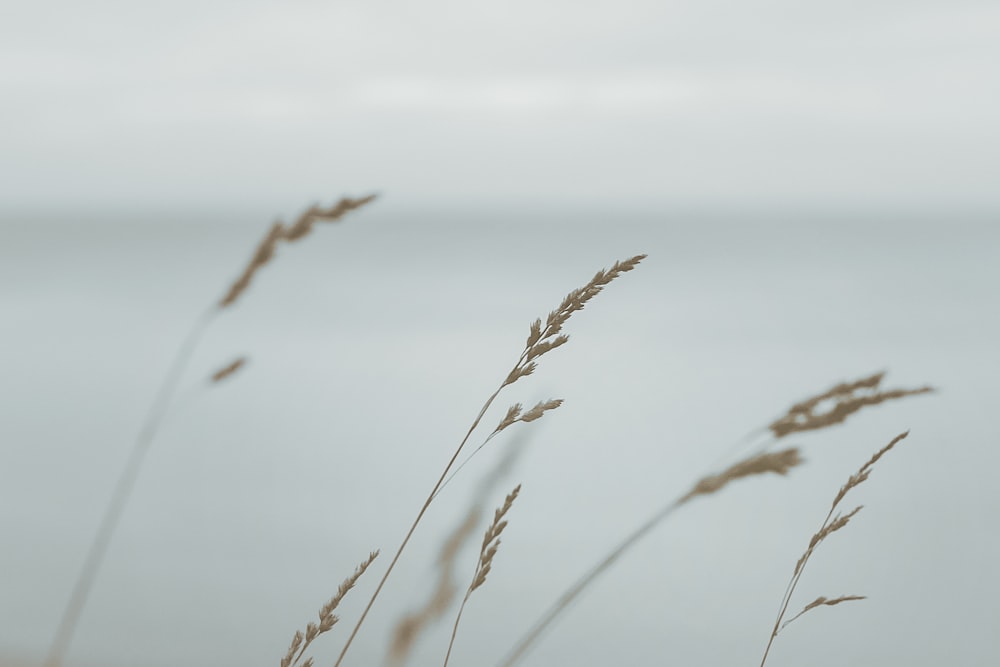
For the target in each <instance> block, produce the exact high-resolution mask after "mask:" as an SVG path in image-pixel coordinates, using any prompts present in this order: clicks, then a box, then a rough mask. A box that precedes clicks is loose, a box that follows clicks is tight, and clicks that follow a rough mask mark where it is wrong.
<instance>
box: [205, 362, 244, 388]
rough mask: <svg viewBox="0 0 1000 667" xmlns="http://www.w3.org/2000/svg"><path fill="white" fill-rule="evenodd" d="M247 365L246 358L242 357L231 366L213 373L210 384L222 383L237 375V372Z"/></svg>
mask: <svg viewBox="0 0 1000 667" xmlns="http://www.w3.org/2000/svg"><path fill="white" fill-rule="evenodd" d="M246 363H247V358H246V357H240V358H238V359H235V360H233V361H232V362H230V363H229V364H227V365H225V366H223V367H222V368H220V369H219V370H217V371H215V372H214V373H212V377H211V378H210V382H212V383H213V384H217V383H219V382H222V381H223V380H225V379H226V378H229V377H231V376H233V375H234V374H236V373H237V372H239V371H240V370H241V369H242V368H243V367H244V366H246Z"/></svg>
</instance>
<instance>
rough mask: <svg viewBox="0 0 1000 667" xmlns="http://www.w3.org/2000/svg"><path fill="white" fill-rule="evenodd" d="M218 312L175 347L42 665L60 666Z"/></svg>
mask: <svg viewBox="0 0 1000 667" xmlns="http://www.w3.org/2000/svg"><path fill="white" fill-rule="evenodd" d="M218 312H219V311H218V308H217V307H216V306H212V307H211V308H210V309H208V310H206V311H205V312H204V313H203V314H202V315H201V316H200V317H199V318H198V320H197V321H196V322H195V324H194V326H193V327H192V329H191V331H190V332H189V333H188V335H187V337H186V338H185V339H184V341H183V342H182V343H181V346H180V348H179V349H178V350H177V354H176V356H175V357H174V360H173V362H172V363H171V365H170V367H169V369H168V370H167V374H166V376H165V377H164V378H163V382H162V384H161V385H160V387H159V389H158V390H157V393H156V396H155V397H154V399H153V403H152V405H151V406H150V408H149V412H148V413H147V414H146V418H145V420H144V421H143V423H142V427H141V429H140V430H139V434H138V435H137V436H136V439H135V442H134V443H133V444H132V450H131V452H130V453H129V457H128V461H127V462H126V464H125V468H124V469H123V470H122V472H121V475H119V477H118V481H117V483H116V484H115V488H114V491H113V493H112V495H111V501H110V502H109V503H108V506H107V508H106V509H105V510H104V516H103V518H102V519H101V523H100V526H99V527H98V529H97V532H96V533H95V534H94V541H93V542H92V543H91V545H90V549H89V551H88V552H87V556H86V558H85V560H84V562H83V567H82V568H81V570H80V574H79V575H78V576H77V578H76V583H75V584H74V586H73V592H72V593H71V594H70V598H69V602H67V604H66V608H65V609H64V610H63V614H62V618H61V620H60V621H59V626H58V628H57V629H56V634H55V638H54V639H53V640H52V644H51V645H50V646H49V652H48V656H47V657H46V659H45V667H60V665H62V662H63V659H64V658H65V656H66V651H67V650H68V649H69V645H70V643H71V642H72V640H73V635H74V634H75V632H76V628H77V625H78V623H79V620H80V616H81V614H82V613H83V610H84V608H85V607H86V605H87V600H88V599H89V597H90V591H91V589H92V588H93V585H94V581H95V580H96V579H97V575H98V572H99V571H100V568H101V564H102V563H103V562H104V557H105V555H106V554H107V551H108V545H109V544H110V543H111V539H112V537H114V533H115V530H116V529H117V528H118V524H119V523H120V521H121V517H122V512H123V511H124V509H125V506H126V505H127V504H128V500H129V497H130V496H131V493H132V489H133V488H134V487H135V482H136V479H138V477H139V472H140V470H141V468H142V463H143V461H144V460H145V458H146V454H147V452H149V448H150V445H152V443H153V439H154V438H155V436H156V433H157V431H158V430H159V427H160V424H161V423H162V421H163V417H164V416H165V414H166V411H167V407H168V406H169V405H170V401H171V399H172V398H173V396H174V394H175V393H176V391H177V385H178V383H179V382H180V379H181V376H182V375H183V373H184V369H185V368H186V367H187V364H188V362H189V361H190V360H191V357H192V355H193V354H194V351H195V349H196V348H197V346H198V343H199V342H200V341H201V338H202V336H203V335H204V333H205V330H206V328H207V327H208V325H209V324H210V323H211V321H212V319H213V318H214V317H215V315H216V314H217V313H218Z"/></svg>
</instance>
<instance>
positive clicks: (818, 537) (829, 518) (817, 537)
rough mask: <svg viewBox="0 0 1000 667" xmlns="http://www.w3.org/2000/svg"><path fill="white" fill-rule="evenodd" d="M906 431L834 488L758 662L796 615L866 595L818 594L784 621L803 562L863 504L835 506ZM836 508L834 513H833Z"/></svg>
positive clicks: (865, 476) (798, 564)
mask: <svg viewBox="0 0 1000 667" xmlns="http://www.w3.org/2000/svg"><path fill="white" fill-rule="evenodd" d="M907 435H909V431H904V432H903V433H900V434H899V435H897V436H896V437H895V438H893V439H892V440H891V441H890V442H889V444H887V445H886V446H884V447H882V448H881V449H880V450H878V451H877V452H875V454H873V455H872V457H871V458H870V459H868V461H867V462H866V463H865V464H864V465H863V466H861V468H859V469H858V471H857V472H856V473H854V474H853V475H851V476H850V477H849V478H848V479H847V482H845V483H844V485H843V486H841V487H840V490H839V491H837V495H836V496H834V499H833V503H831V505H830V510H829V511H828V512H827V514H826V518H825V519H823V523H822V524H821V525H820V527H819V530H817V531H816V532H815V533H814V534H813V536H812V537H811V538H810V539H809V545H808V546H807V547H806V550H805V552H803V554H802V555H801V556H800V557H799V559H798V561H796V563H795V568H794V569H793V570H792V577H791V579H790V580H789V581H788V586H787V587H786V588H785V595H784V597H782V599H781V606H780V608H779V610H778V616H777V618H776V619H775V620H774V626H773V628H772V629H771V636H770V637H769V638H768V641H767V647H766V648H765V649H764V656H763V657H762V658H761V661H760V665H761V667H764V663H766V662H767V657H768V655H769V654H770V652H771V646H773V645H774V640H775V639H777V637H778V634H779V633H780V632H781V631H782V630H784V629H785V627H787V626H788V625H789V624H790V623H791V622H792V621H794V620H796V619H798V618H799V617H801V616H802V615H803V614H805V613H807V612H809V611H812V610H813V609H817V608H818V607H822V606H834V605H837V604H840V603H842V602H848V601H853V600H863V599H865V598H864V596H862V595H842V596H840V597H836V598H832V599H830V598H826V597H823V596H820V597H818V598H816V599H815V600H813V601H812V602H810V603H809V604H807V605H806V606H805V607H803V608H802V610H801V611H800V612H799V613H797V614H796V615H795V616H794V617H792V618H791V619H789V620H788V621H785V615H786V614H787V613H788V606H789V604H791V601H792V596H793V595H794V594H795V589H796V588H797V587H798V585H799V580H800V579H801V578H802V573H803V572H804V571H805V569H806V565H807V564H808V563H809V559H810V558H812V555H813V553H814V552H815V551H816V549H817V548H818V547H819V545H820V544H822V543H823V541H824V540H825V539H826V538H827V537H829V536H830V535H832V534H833V533H835V532H837V531H838V530H840V529H842V528H844V527H845V526H847V524H848V523H850V521H851V519H853V518H854V517H855V516H856V515H857V513H858V512H860V511H861V508H862V506H861V505H858V506H857V507H855V508H854V509H852V510H850V511H848V512H847V513H846V514H845V513H841V512H837V508H838V507H839V506H840V503H841V501H843V500H844V498H845V497H846V496H847V494H848V493H849V492H850V491H851V489H854V488H857V487H858V486H860V485H861V484H862V483H864V482H865V481H866V480H867V479H868V476H869V475H870V474H871V471H872V467H873V466H874V465H875V464H876V463H878V461H879V459H881V458H882V457H883V456H885V454H886V453H887V452H888V451H889V450H891V449H892V448H893V447H895V446H896V445H897V444H898V443H899V442H900V441H902V440H903V439H904V438H906V436H907ZM835 512H836V514H835Z"/></svg>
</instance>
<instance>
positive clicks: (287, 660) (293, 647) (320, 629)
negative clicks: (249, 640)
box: [281, 550, 379, 667]
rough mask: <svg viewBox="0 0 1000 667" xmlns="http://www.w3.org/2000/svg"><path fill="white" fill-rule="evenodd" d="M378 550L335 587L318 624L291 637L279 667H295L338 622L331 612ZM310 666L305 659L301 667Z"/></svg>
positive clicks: (321, 612)
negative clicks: (313, 645)
mask: <svg viewBox="0 0 1000 667" xmlns="http://www.w3.org/2000/svg"><path fill="white" fill-rule="evenodd" d="M378 554H379V552H378V550H375V551H373V552H371V553H370V554H368V558H366V559H365V560H364V561H363V562H362V563H361V564H360V565H358V566H357V567H356V568H355V569H354V573H353V574H352V575H351V576H349V577H348V578H347V579H344V581H342V582H341V584H340V586H338V587H337V592H336V593H334V595H333V597H331V598H330V600H329V601H328V602H327V603H326V604H325V605H323V606H322V607H321V608H320V610H319V623H309V624H308V625H307V626H306V631H305V633H303V632H302V631H300V630H297V631H296V632H295V635H294V636H293V637H292V643H291V644H290V645H289V646H288V651H286V652H285V656H284V657H283V658H282V659H281V667H295V665H297V664H298V662H299V660H301V659H302V654H304V653H305V652H306V649H307V648H309V645H310V644H311V643H312V642H313V640H314V639H316V638H317V637H319V636H320V635H321V634H323V633H325V632H328V631H329V630H330V629H331V628H332V627H333V626H334V625H336V623H337V621H338V620H340V617H338V616H337V615H336V614H334V613H333V612H334V611H335V610H336V609H337V607H338V606H339V605H340V603H341V601H342V600H343V599H344V597H345V596H346V595H347V592H348V591H350V590H351V589H352V588H354V584H356V583H358V579H360V578H361V575H363V574H364V573H365V570H367V569H368V566H369V565H371V564H372V562H374V561H375V559H376V558H378ZM311 664H312V658H307V659H306V661H305V663H303V665H302V667H308V666H309V665H311Z"/></svg>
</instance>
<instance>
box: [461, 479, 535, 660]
mask: <svg viewBox="0 0 1000 667" xmlns="http://www.w3.org/2000/svg"><path fill="white" fill-rule="evenodd" d="M520 493H521V485H520V484H518V485H517V486H516V487H514V490H513V491H511V492H510V493H509V494H507V498H506V499H504V502H503V505H501V506H500V507H498V508H497V509H496V511H495V512H494V513H493V523H491V524H490V526H489V528H487V529H486V534H485V535H483V543H482V546H481V547H480V548H479V559H478V560H477V561H476V571H475V573H474V574H473V575H472V583H471V584H469V588H468V590H466V591H465V597H464V598H462V604H461V606H459V608H458V614H456V616H455V624H454V626H452V629H451V640H449V642H448V652H447V653H446V654H445V656H444V667H448V661H449V660H450V659H451V650H452V648H453V647H454V646H455V636H456V635H457V634H458V625H459V623H461V621H462V612H464V611H465V605H466V603H467V602H468V601H469V598H470V597H471V596H472V592H473V591H475V590H476V589H477V588H479V587H480V586H482V585H483V584H485V583H486V575H488V574H489V573H490V569H491V568H492V567H493V558H494V557H495V556H496V555H497V550H498V549H499V548H500V535H501V534H502V533H503V531H504V529H505V528H506V527H507V520H506V519H505V517H506V516H507V512H508V511H510V508H511V507H512V506H513V505H514V501H515V500H517V496H518V494H520Z"/></svg>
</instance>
